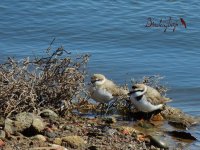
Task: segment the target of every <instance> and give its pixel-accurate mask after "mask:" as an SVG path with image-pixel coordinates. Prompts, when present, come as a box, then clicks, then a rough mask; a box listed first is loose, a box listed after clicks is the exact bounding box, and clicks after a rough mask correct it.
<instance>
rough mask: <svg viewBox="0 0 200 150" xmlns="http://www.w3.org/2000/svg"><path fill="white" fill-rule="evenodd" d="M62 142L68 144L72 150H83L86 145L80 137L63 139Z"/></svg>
mask: <svg viewBox="0 0 200 150" xmlns="http://www.w3.org/2000/svg"><path fill="white" fill-rule="evenodd" d="M62 141H64V142H66V143H67V145H69V146H70V147H71V148H81V147H83V146H84V145H85V144H86V142H85V141H84V140H83V138H82V137H80V136H66V137H63V138H62Z"/></svg>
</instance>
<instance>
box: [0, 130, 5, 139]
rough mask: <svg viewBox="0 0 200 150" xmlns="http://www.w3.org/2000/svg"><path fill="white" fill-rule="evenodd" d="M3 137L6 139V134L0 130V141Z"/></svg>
mask: <svg viewBox="0 0 200 150" xmlns="http://www.w3.org/2000/svg"><path fill="white" fill-rule="evenodd" d="M5 137H6V133H5V131H3V130H0V139H1V140H4V139H5Z"/></svg>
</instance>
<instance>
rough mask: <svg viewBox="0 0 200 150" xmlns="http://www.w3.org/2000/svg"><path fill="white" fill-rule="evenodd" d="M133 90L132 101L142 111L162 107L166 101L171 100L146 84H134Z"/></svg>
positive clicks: (131, 93)
mask: <svg viewBox="0 0 200 150" xmlns="http://www.w3.org/2000/svg"><path fill="white" fill-rule="evenodd" d="M132 89H133V91H131V92H130V93H129V95H130V100H131V102H132V103H133V104H134V105H135V107H136V108H137V109H138V110H139V111H142V112H146V113H149V112H152V111H155V110H158V109H162V108H163V106H164V104H165V103H166V102H170V101H171V100H170V99H169V98H165V97H163V96H161V94H160V93H159V92H158V91H157V90H156V89H154V88H152V87H149V86H147V85H145V84H135V85H133V86H132Z"/></svg>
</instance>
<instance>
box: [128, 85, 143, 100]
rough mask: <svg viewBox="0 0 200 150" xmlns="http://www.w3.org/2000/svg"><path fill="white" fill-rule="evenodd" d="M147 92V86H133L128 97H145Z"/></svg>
mask: <svg viewBox="0 0 200 150" xmlns="http://www.w3.org/2000/svg"><path fill="white" fill-rule="evenodd" d="M146 91H147V86H146V85H145V84H134V85H133V86H132V91H130V92H129V93H128V95H135V96H136V97H137V96H141V95H143V94H144V93H146Z"/></svg>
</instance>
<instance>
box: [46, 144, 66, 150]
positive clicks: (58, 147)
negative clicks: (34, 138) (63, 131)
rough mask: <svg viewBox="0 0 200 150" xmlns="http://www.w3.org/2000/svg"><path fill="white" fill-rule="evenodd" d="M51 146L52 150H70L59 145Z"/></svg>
mask: <svg viewBox="0 0 200 150" xmlns="http://www.w3.org/2000/svg"><path fill="white" fill-rule="evenodd" d="M50 146H51V148H50V149H52V150H54V149H55V150H68V149H66V148H65V147H63V146H60V145H57V144H50Z"/></svg>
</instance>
